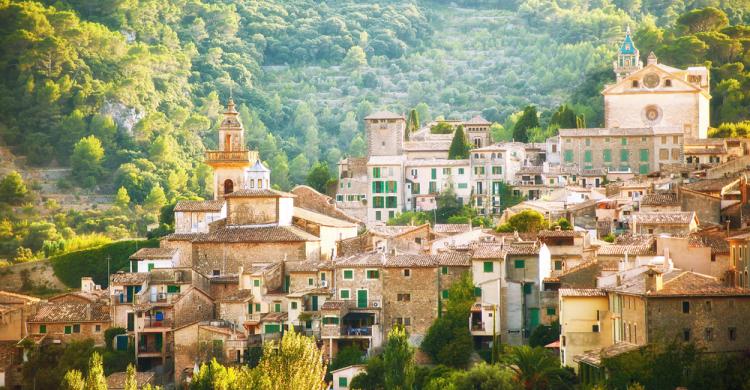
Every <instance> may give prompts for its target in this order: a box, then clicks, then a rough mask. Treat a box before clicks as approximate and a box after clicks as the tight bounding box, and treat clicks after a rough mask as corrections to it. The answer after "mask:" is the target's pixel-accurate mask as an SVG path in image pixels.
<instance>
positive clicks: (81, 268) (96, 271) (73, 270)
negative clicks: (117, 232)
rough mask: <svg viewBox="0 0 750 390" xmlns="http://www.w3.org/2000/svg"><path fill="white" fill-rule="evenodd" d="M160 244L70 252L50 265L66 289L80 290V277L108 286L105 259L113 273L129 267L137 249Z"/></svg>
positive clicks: (120, 243) (121, 243)
mask: <svg viewBox="0 0 750 390" xmlns="http://www.w3.org/2000/svg"><path fill="white" fill-rule="evenodd" d="M158 246H159V240H157V239H151V240H127V241H117V242H113V243H110V244H105V245H102V246H98V247H95V248H89V249H83V250H79V251H75V252H69V253H66V254H64V255H59V256H53V257H50V259H49V260H50V263H51V264H52V267H53V269H54V270H55V276H57V277H58V278H59V279H60V280H61V281H62V282H63V283H65V285H66V286H68V287H71V288H80V287H81V277H83V276H91V277H93V278H94V282H96V284H101V285H102V286H103V287H104V286H107V285H108V282H109V281H108V280H107V257H109V259H110V272H112V273H114V272H117V271H119V270H121V269H125V268H126V267H127V266H128V257H130V255H132V254H133V253H135V251H137V250H138V249H140V248H155V247H158Z"/></svg>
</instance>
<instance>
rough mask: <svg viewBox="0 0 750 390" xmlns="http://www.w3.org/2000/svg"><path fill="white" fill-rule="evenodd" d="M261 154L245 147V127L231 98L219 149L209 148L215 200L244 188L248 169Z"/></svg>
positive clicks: (221, 130)
mask: <svg viewBox="0 0 750 390" xmlns="http://www.w3.org/2000/svg"><path fill="white" fill-rule="evenodd" d="M257 159H258V153H257V152H255V151H249V150H247V149H246V148H245V129H244V128H243V127H242V122H240V118H239V113H238V112H237V110H236V109H235V108H234V100H232V99H231V98H230V99H229V102H228V103H227V110H226V112H224V119H223V120H222V121H221V125H220V126H219V150H208V151H206V164H208V165H210V166H211V168H213V170H214V199H215V200H219V199H222V198H223V197H224V195H226V194H230V193H232V192H234V191H236V190H238V189H240V188H244V187H245V169H246V168H248V167H250V166H252V164H253V162H255V161H256V160H257Z"/></svg>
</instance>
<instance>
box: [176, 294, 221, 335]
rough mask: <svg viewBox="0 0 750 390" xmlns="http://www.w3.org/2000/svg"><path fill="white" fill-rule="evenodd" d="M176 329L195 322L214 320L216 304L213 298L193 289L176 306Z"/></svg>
mask: <svg viewBox="0 0 750 390" xmlns="http://www.w3.org/2000/svg"><path fill="white" fill-rule="evenodd" d="M174 317H175V324H174V327H175V328H178V327H180V326H182V325H186V324H189V323H191V322H195V321H206V320H210V319H213V318H214V303H213V301H211V298H209V297H208V296H206V295H204V294H202V293H200V292H198V290H196V289H195V288H193V289H191V290H190V291H188V292H187V293H185V295H184V296H183V297H181V298H180V299H178V300H177V302H176V303H175V304H174Z"/></svg>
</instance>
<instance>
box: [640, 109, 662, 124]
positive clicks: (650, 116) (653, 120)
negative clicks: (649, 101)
mask: <svg viewBox="0 0 750 390" xmlns="http://www.w3.org/2000/svg"><path fill="white" fill-rule="evenodd" d="M642 115H643V121H644V123H645V124H646V125H648V126H653V125H655V124H657V123H659V121H660V120H661V109H660V108H659V107H658V106H655V105H650V106H646V107H645V108H644V109H643V114H642Z"/></svg>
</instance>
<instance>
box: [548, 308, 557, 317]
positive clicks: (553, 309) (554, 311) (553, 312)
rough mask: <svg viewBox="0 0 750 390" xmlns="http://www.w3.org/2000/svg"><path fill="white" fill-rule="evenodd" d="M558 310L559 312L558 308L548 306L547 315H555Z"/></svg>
mask: <svg viewBox="0 0 750 390" xmlns="http://www.w3.org/2000/svg"><path fill="white" fill-rule="evenodd" d="M556 312H557V310H555V308H554V307H548V308H547V315H548V316H553V315H555V313H556Z"/></svg>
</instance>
